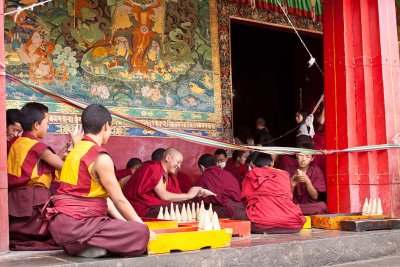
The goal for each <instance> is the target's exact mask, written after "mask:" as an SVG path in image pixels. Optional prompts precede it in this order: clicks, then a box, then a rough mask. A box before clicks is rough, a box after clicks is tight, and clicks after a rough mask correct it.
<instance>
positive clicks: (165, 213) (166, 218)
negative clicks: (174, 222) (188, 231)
mask: <svg viewBox="0 0 400 267" xmlns="http://www.w3.org/2000/svg"><path fill="white" fill-rule="evenodd" d="M164 220H171V216H170V215H169V212H168V206H167V207H165V212H164Z"/></svg>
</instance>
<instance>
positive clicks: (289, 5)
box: [230, 0, 400, 21]
mask: <svg viewBox="0 0 400 267" xmlns="http://www.w3.org/2000/svg"><path fill="white" fill-rule="evenodd" d="M230 1H232V2H236V3H241V4H248V5H250V6H251V5H252V2H253V3H255V7H257V8H264V9H268V10H273V11H276V12H280V13H282V9H281V8H280V6H279V2H280V3H281V4H282V6H283V7H284V8H285V9H286V10H287V12H288V13H289V14H293V15H297V16H300V17H306V18H309V19H313V20H317V21H322V3H321V2H322V0H254V1H253V0H230ZM397 1H400V0H397Z"/></svg>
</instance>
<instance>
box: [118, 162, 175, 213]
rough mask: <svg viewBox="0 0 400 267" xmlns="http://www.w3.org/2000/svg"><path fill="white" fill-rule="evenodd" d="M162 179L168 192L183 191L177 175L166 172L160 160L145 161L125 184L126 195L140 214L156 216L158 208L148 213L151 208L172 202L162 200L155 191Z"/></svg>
mask: <svg viewBox="0 0 400 267" xmlns="http://www.w3.org/2000/svg"><path fill="white" fill-rule="evenodd" d="M161 179H162V180H163V183H164V186H165V188H166V190H167V191H168V192H171V193H176V194H179V193H181V190H180V188H179V182H178V179H177V178H176V177H175V175H172V174H166V173H165V171H164V169H163V167H162V164H161V162H159V161H150V162H147V163H144V164H143V165H142V166H141V167H139V169H137V170H136V171H135V173H134V174H133V175H132V177H131V179H129V181H128V183H127V184H126V185H125V187H124V189H123V192H124V195H125V197H126V198H127V199H128V200H129V202H130V203H131V204H132V206H133V207H134V208H135V210H136V212H137V213H138V215H139V216H141V217H145V216H147V217H149V216H150V217H156V216H157V211H156V210H152V212H151V214H147V213H148V212H149V210H150V208H152V207H154V208H155V209H159V207H161V206H166V205H169V204H170V202H167V201H163V200H161V199H160V198H159V197H158V196H157V194H156V192H155V191H154V188H155V187H156V185H157V184H158V182H159V181H160V180H161ZM154 215H155V216H154Z"/></svg>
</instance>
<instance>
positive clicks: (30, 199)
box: [7, 132, 59, 250]
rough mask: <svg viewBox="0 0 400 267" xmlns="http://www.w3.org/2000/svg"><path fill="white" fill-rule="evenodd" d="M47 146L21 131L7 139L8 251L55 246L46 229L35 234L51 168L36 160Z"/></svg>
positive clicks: (38, 159)
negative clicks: (19, 135)
mask: <svg viewBox="0 0 400 267" xmlns="http://www.w3.org/2000/svg"><path fill="white" fill-rule="evenodd" d="M46 149H51V148H50V147H49V146H48V145H46V144H44V143H41V142H39V141H38V139H37V138H36V137H35V136H33V135H32V134H30V133H29V132H24V133H23V134H22V136H21V137H18V138H16V139H13V140H12V142H10V148H9V151H8V155H7V173H8V188H9V193H8V207H9V221H10V249H11V250H52V249H59V247H58V246H57V245H56V244H55V243H54V241H53V240H52V238H51V236H50V234H49V233H48V232H43V233H39V230H40V226H41V221H40V220H39V219H40V211H41V209H42V207H43V205H44V204H45V203H46V202H47V201H48V200H49V198H50V191H49V187H50V184H51V182H52V179H53V176H54V169H53V168H52V167H50V166H49V165H47V164H46V163H45V162H43V161H42V160H40V157H41V155H42V153H43V152H44V151H45V150H46Z"/></svg>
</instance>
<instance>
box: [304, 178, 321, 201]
mask: <svg viewBox="0 0 400 267" xmlns="http://www.w3.org/2000/svg"><path fill="white" fill-rule="evenodd" d="M308 180H309V181H307V182H306V183H305V184H306V188H307V192H308V195H310V197H311V198H312V199H313V200H316V199H317V198H318V191H317V190H316V189H315V187H314V186H313V184H312V182H311V180H310V179H308Z"/></svg>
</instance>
